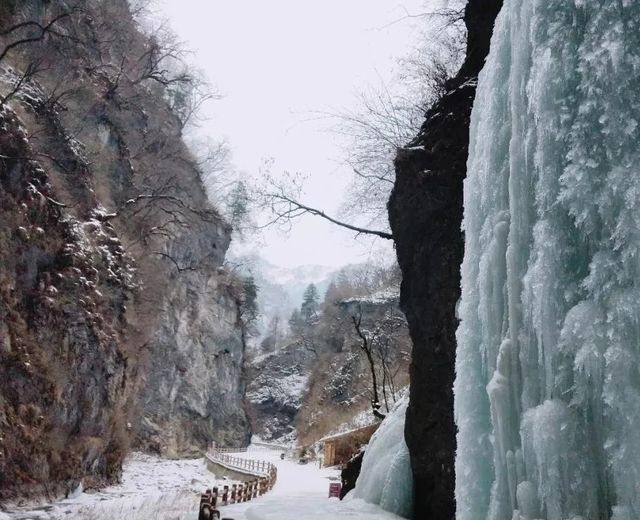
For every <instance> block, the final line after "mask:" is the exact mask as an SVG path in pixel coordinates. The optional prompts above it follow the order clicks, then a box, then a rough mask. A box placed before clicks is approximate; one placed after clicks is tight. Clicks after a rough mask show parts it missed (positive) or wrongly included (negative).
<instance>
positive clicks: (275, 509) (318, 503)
mask: <svg viewBox="0 0 640 520" xmlns="http://www.w3.org/2000/svg"><path fill="white" fill-rule="evenodd" d="M238 455H241V456H246V457H248V458H259V459H262V460H269V461H271V462H273V463H274V464H276V465H277V466H278V481H277V483H276V486H275V487H274V488H273V490H272V491H270V492H269V493H267V494H266V495H264V496H263V497H260V498H258V499H256V500H252V501H251V502H245V503H243V504H235V505H230V506H223V507H221V508H220V513H221V514H222V517H227V518H233V519H234V520H320V519H322V520H327V519H332V520H341V519H348V520H401V519H400V517H399V516H396V515H393V514H391V513H387V512H386V511H383V510H382V509H380V508H379V507H377V506H374V505H372V504H367V503H366V502H363V501H362V500H349V498H348V497H347V498H346V499H345V500H343V501H340V500H338V499H337V498H331V499H329V498H328V495H329V483H330V482H337V481H339V476H340V472H339V471H338V470H336V469H332V468H326V469H325V468H323V469H319V468H318V466H317V465H315V464H306V465H301V464H297V463H296V462H295V461H291V460H284V461H281V460H280V458H279V453H278V452H273V451H271V452H269V451H263V452H259V453H256V452H248V453H245V454H238ZM196 519H197V515H195V514H194V515H193V516H187V517H185V519H184V520H196Z"/></svg>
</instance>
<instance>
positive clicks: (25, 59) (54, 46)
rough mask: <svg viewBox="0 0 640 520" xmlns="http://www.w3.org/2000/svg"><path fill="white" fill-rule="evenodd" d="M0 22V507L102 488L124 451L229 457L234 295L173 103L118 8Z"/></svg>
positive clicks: (58, 10)
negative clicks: (136, 448) (211, 448)
mask: <svg viewBox="0 0 640 520" xmlns="http://www.w3.org/2000/svg"><path fill="white" fill-rule="evenodd" d="M74 6H76V7H74ZM0 13H1V14H2V16H0V19H1V22H0V25H2V27H1V29H2V34H1V35H0V49H5V50H6V49H7V48H9V50H10V52H6V53H5V52H3V51H0V54H1V56H2V57H1V58H0V186H1V189H0V208H1V211H2V212H1V213H0V219H1V221H0V374H2V376H3V377H2V378H1V380H0V498H12V497H16V496H24V495H30V494H31V495H32V494H49V495H60V494H63V493H64V492H66V491H68V490H69V489H71V488H72V487H74V486H76V485H77V483H78V482H79V481H82V483H83V485H84V487H85V488H87V487H92V486H100V485H103V484H106V483H108V482H112V481H114V480H116V479H117V478H118V477H119V474H120V470H121V463H122V460H123V458H124V456H125V455H126V454H127V451H128V450H129V447H130V446H129V445H130V441H131V440H132V438H134V437H135V438H136V440H137V442H139V444H140V445H141V446H142V447H144V448H147V449H154V450H156V451H160V452H162V453H165V454H185V453H195V452H196V451H197V450H199V449H202V448H204V447H205V446H206V445H208V444H209V443H210V442H211V441H213V440H215V441H218V442H220V443H224V442H225V441H228V442H229V443H233V444H236V443H239V442H243V441H244V440H246V438H247V436H248V421H247V419H246V414H245V412H244V407H243V396H244V380H243V360H244V327H243V324H242V319H241V314H242V309H241V306H240V298H241V289H240V287H241V286H240V284H239V282H238V281H237V280H235V279H234V277H233V276H232V275H230V274H229V273H228V272H226V271H225V270H224V268H223V267H222V265H223V261H224V255H225V252H226V250H227V247H228V245H229V240H230V232H231V230H230V227H229V226H228V225H227V224H226V223H225V221H224V219H223V218H222V217H221V216H220V215H219V214H218V212H217V211H216V209H215V208H214V207H212V206H211V204H210V203H209V201H208V199H207V196H206V193H205V189H204V185H203V179H202V173H201V171H200V170H199V166H198V163H197V161H196V160H195V159H194V158H193V156H192V155H191V153H190V152H189V150H187V148H186V146H185V144H184V142H183V141H182V129H183V125H184V120H183V119H181V115H180V114H181V112H180V110H181V107H182V109H184V106H182V105H180V103H185V99H186V98H185V96H188V95H189V91H188V85H185V83H184V82H181V83H172V82H166V81H165V80H166V79H167V78H166V77H164V76H162V75H163V74H170V72H169V70H170V69H171V67H164V66H162V64H160V65H159V64H158V62H157V59H158V56H161V55H162V53H161V52H160V51H161V46H162V44H163V43H162V42H161V41H159V40H158V39H150V38H148V37H147V36H145V35H143V34H141V33H140V32H139V31H138V29H137V26H136V24H135V22H134V20H133V18H132V16H131V13H130V11H129V4H128V2H126V1H125V0H114V1H110V2H94V1H87V2H41V1H40V0H25V1H24V2H9V3H7V4H6V5H5V4H3V5H2V6H1V7H0ZM52 20H57V21H55V22H52ZM25 21H28V22H29V23H23V22H25ZM50 23H54V25H51V26H49V25H47V24H50ZM12 24H16V25H15V27H14V29H12V30H6V27H11V25H12ZM39 27H40V28H39ZM42 27H54V28H55V30H52V31H50V32H48V33H45V32H42V34H40V32H41V30H42V29H41V28H42ZM21 31H22V32H21ZM21 38H23V39H25V40H26V41H25V42H23V43H20V44H16V45H14V43H15V42H17V41H20V39H21ZM9 46H11V47H9ZM159 46H160V47H159ZM172 66H175V64H173V65H172ZM154 67H155V68H154ZM158 74H160V76H158ZM176 85H178V86H176ZM176 89H181V90H176ZM185 89H187V90H185ZM231 432H233V433H231Z"/></svg>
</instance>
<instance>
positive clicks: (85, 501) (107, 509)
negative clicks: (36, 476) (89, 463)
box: [0, 450, 400, 520]
mask: <svg viewBox="0 0 640 520" xmlns="http://www.w3.org/2000/svg"><path fill="white" fill-rule="evenodd" d="M236 455H239V456H244V457H247V458H255V459H260V460H270V461H271V462H273V463H274V464H276V465H277V466H278V481H277V483H276V486H275V487H274V489H273V490H272V491H270V492H269V493H267V494H266V495H265V496H263V497H260V498H257V499H254V500H252V501H251V502H246V503H243V504H234V505H229V506H222V507H221V508H220V511H221V513H222V516H223V517H226V518H233V519H234V520H276V519H277V520H302V519H304V520H316V519H317V520H320V519H322V520H326V519H328V518H331V519H333V520H340V519H348V520H400V517H398V516H396V515H393V514H391V513H387V512H385V511H383V510H381V509H380V508H378V507H377V506H374V505H371V504H367V503H366V502H363V501H361V500H349V498H348V497H347V499H345V500H344V501H342V502H341V501H339V500H338V499H335V498H332V499H329V498H327V497H328V492H329V483H330V482H336V481H338V479H339V472H338V471H337V470H335V469H330V468H328V469H320V468H318V466H317V465H315V464H306V465H301V464H297V463H296V462H294V461H291V460H284V461H281V460H280V456H279V455H280V453H279V452H275V451H269V450H259V451H250V452H248V453H241V454H236ZM215 482H216V479H215V477H214V476H213V475H212V474H211V473H210V472H208V471H207V469H206V466H205V464H204V461H203V460H202V459H198V460H177V461H169V460H163V459H159V458H156V457H151V456H147V455H142V454H134V455H133V456H132V457H131V458H130V459H129V460H128V461H127V462H126V464H125V467H124V474H123V482H122V484H120V485H117V486H112V487H110V488H107V489H104V490H103V491H100V492H98V493H80V494H79V495H78V496H77V497H75V498H70V499H67V500H63V501H61V502H57V503H54V504H48V505H43V506H40V507H37V508H31V509H29V510H27V509H22V510H21V511H14V512H12V513H10V514H6V515H5V514H3V513H0V520H9V519H11V520H62V519H65V520H71V519H73V520H151V519H153V520H196V519H197V516H198V515H197V508H198V503H199V500H200V493H201V492H202V491H203V490H204V489H205V488H207V487H212V486H213V485H214V483H215ZM218 482H221V481H218Z"/></svg>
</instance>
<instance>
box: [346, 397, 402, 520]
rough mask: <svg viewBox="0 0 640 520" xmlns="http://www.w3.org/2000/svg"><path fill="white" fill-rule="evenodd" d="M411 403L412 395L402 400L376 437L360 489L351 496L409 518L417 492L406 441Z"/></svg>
mask: <svg viewBox="0 0 640 520" xmlns="http://www.w3.org/2000/svg"><path fill="white" fill-rule="evenodd" d="M408 403H409V396H405V397H403V398H402V399H400V400H399V401H398V403H397V404H396V405H395V406H394V408H393V410H392V411H391V413H390V414H389V415H388V416H387V417H386V418H385V419H384V421H382V424H381V425H380V428H378V430H377V431H376V433H374V434H373V437H372V438H371V441H370V442H369V446H367V450H366V452H365V454H364V459H363V461H362V469H361V471H360V476H359V477H358V480H357V481H356V488H355V489H354V490H353V491H351V492H350V493H349V495H348V497H352V498H361V499H363V500H365V501H366V502H370V503H372V504H378V505H379V506H380V507H381V508H382V509H385V510H386V511H389V512H391V513H395V514H397V515H400V516H403V517H405V518H408V517H409V515H410V514H411V505H412V502H411V500H412V492H413V491H412V487H413V481H412V476H411V466H410V462H409V450H408V448H407V444H406V442H405V440H404V418H405V415H406V413H407V404H408Z"/></svg>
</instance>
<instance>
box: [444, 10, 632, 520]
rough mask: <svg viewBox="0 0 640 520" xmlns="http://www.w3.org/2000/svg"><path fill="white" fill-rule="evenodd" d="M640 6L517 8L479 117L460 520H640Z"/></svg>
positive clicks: (461, 368) (495, 51) (486, 81)
mask: <svg viewBox="0 0 640 520" xmlns="http://www.w3.org/2000/svg"><path fill="white" fill-rule="evenodd" d="M639 77H640V3H638V2H632V1H630V0H623V1H619V0H597V1H596V0H580V1H578V0H575V1H563V2H556V1H549V0H506V1H505V3H504V7H503V9H502V12H501V13H500V15H499V17H498V20H497V22H496V26H495V29H494V35H493V38H492V42H491V52H490V55H489V58H488V59H487V63H486V66H485V68H484V70H483V72H482V74H481V76H480V78H479V83H478V92H477V95H476V101H475V106H474V109H473V113H472V118H471V133H470V147H469V162H468V176H467V179H466V181H465V186H464V190H465V191H464V197H465V215H464V230H465V257H464V261H463V266H462V298H461V301H460V304H459V316H460V318H461V324H460V327H459V329H458V333H457V337H458V345H459V348H458V354H457V360H456V372H457V377H456V382H455V387H454V391H455V416H456V421H457V424H458V429H459V433H458V451H457V458H456V472H457V473H456V475H457V477H456V499H457V518H458V520H512V519H513V520H536V519H538V518H539V519H545V520H580V519H581V518H582V519H585V518H588V519H598V518H609V514H611V520H628V519H631V518H633V519H637V518H640V493H639V490H638V487H637V486H638V484H637V483H638V482H640V450H638V449H637V447H638V446H640V383H639V381H640V349H639V348H638V345H639V344H640V283H639V281H640V171H639V170H640V166H639V165H640V146H638V142H640V128H639V125H638V121H640V88H639V84H640V83H639V80H638V78H639Z"/></svg>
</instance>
